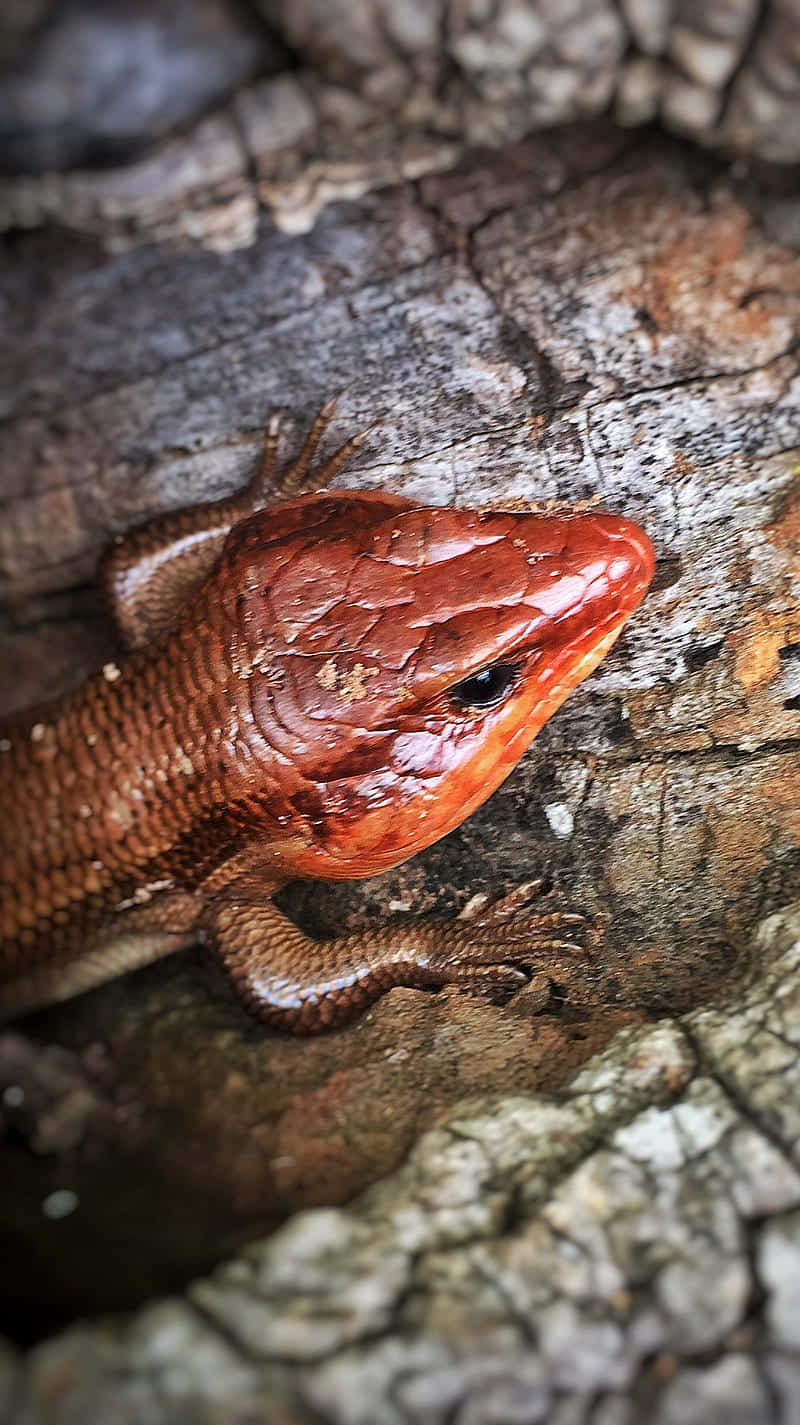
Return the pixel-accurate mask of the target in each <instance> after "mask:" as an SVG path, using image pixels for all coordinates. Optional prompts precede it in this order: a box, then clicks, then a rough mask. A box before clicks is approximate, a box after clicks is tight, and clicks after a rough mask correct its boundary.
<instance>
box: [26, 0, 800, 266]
mask: <svg viewBox="0 0 800 1425" xmlns="http://www.w3.org/2000/svg"><path fill="white" fill-rule="evenodd" d="M206 9H210V11H211V12H212V14H214V15H216V4H215V3H214V0H206ZM225 9H226V7H225V5H224V4H220V5H219V10H220V11H221V15H222V18H217V19H216V21H215V23H216V24H218V25H220V24H221V25H222V26H223V30H224V13H225ZM231 9H232V10H233V7H231ZM193 10H194V11H196V10H197V7H187V15H188V17H189V19H188V20H187V21H186V24H187V28H188V34H187V42H190V43H198V44H199V49H198V52H197V56H196V58H195V69H197V68H198V67H199V66H201V65H203V64H205V65H209V64H210V65H211V68H212V70H213V68H214V57H215V55H214V51H215V47H214V46H213V44H212V45H209V42H208V36H207V35H206V33H205V30H204V25H203V20H202V17H201V18H200V19H198V16H197V15H196V14H194V15H193ZM247 10H249V11H250V16H249V28H253V25H254V21H255V19H256V17H257V16H260V17H261V20H262V22H263V21H266V22H267V25H268V27H269V29H268V35H269V39H267V37H266V36H262V44H261V48H259V47H258V45H255V49H254V51H253V53H252V54H251V53H250V51H249V50H248V51H247V54H246V56H245V55H244V54H243V55H242V57H241V63H240V66H239V69H240V71H241V68H242V64H243V65H244V70H245V72H247V70H248V67H249V68H250V69H252V67H253V64H254V63H257V62H258V56H259V55H260V63H261V68H262V72H263V71H264V70H265V69H268V68H270V67H273V66H275V65H279V64H280V54H281V41H283V42H284V43H285V45H286V47H287V49H288V51H289V53H290V54H291V55H292V56H293V67H291V68H286V69H284V70H283V72H280V73H277V74H273V75H271V76H270V77H267V78H264V77H262V78H260V79H257V80H256V81H255V83H253V84H252V85H250V86H247V87H244V88H241V89H239V90H238V91H237V92H236V93H234V94H233V95H232V96H231V98H230V100H229V102H228V103H227V105H222V106H221V107H220V108H219V109H218V110H217V111H216V112H215V113H213V114H211V115H210V116H208V115H204V116H203V117H201V118H200V119H199V120H198V121H197V122H196V123H195V124H194V125H192V126H191V127H190V128H189V129H188V130H187V131H186V132H185V133H181V132H179V133H178V134H177V135H174V136H172V137H169V138H167V139H164V140H162V141H161V143H160V144H158V145H156V146H154V147H153V148H152V149H151V151H150V152H148V153H146V154H145V155H144V156H143V157H141V158H139V159H138V160H137V161H135V162H129V163H128V164H126V165H121V166H118V167H115V168H108V169H105V170H98V169H95V170H92V169H89V168H87V169H85V170H83V171H79V170H75V171H72V172H65V173H57V172H53V171H48V172H44V173H36V174H35V175H32V176H29V175H25V174H23V175H20V176H16V177H12V178H9V179H7V180H5V181H0V226H3V227H6V228H14V227H19V226H21V227H28V226H37V225H39V224H41V223H46V222H48V221H50V220H51V219H53V218H55V219H56V220H57V221H58V222H59V223H61V224H64V225H66V226H68V227H71V228H74V229H75V230H77V231H79V232H85V233H90V234H97V235H99V236H100V237H101V238H102V240H103V241H104V242H105V243H106V244H107V245H108V246H109V248H110V249H111V250H119V249H120V248H124V247H128V246H131V245H133V246H136V245H138V244H141V243H149V242H151V241H153V240H155V241H163V240H173V241H178V242H187V241H188V242H194V241H200V242H202V243H204V244H205V245H206V246H207V247H209V248H210V249H212V250H215V251H219V252H227V251H231V250H235V249H236V248H239V247H247V246H249V245H250V244H252V243H253V242H255V240H256V237H257V229H258V216H259V211H260V209H266V210H267V211H268V212H269V214H270V216H271V218H272V220H273V221H274V222H275V223H276V225H277V226H278V227H280V228H282V229H283V230H284V231H286V232H288V233H300V232H307V231H308V230H309V229H310V228H311V226H312V225H313V223H314V221H315V219H316V218H317V217H318V215H319V214H320V212H322V211H323V209H324V208H325V206H326V205H327V204H328V203H330V202H331V201H335V200H337V199H348V198H358V197H360V196H362V195H363V194H365V193H369V192H371V191H373V190H374V189H376V188H380V187H383V186H386V185H387V184H391V183H396V182H399V181H401V180H403V179H412V180H413V179H415V178H418V177H420V176H421V175H424V174H428V173H432V172H436V173H438V172H441V171H443V170H446V169H449V168H452V167H453V166H454V165H455V164H456V163H457V162H458V161H459V160H460V159H461V157H462V156H463V155H464V154H465V153H467V152H469V151H470V150H471V149H474V148H475V147H476V146H479V145H485V146H488V147H495V148H501V147H504V146H508V145H509V144H513V143H516V142H518V141H519V140H521V139H523V138H524V137H525V136H526V135H528V134H530V133H532V132H535V131H537V130H539V129H542V128H550V127H552V126H553V125H556V124H563V123H567V122H571V121H575V120H585V119H588V118H592V117H594V116H597V115H600V114H603V113H607V112H611V113H613V114H614V115H615V117H616V119H617V120H618V122H620V123H622V124H625V125H628V126H631V127H635V126H637V125H640V124H643V123H650V122H652V121H654V120H660V121H661V122H662V123H664V124H665V125H666V126H667V127H668V128H672V129H673V130H675V131H677V132H678V133H680V134H688V135H690V136H691V137H692V138H694V139H696V140H697V141H698V142H700V143H703V144H704V145H707V146H709V147H713V148H717V149H720V150H722V151H723V152H726V153H730V154H736V155H739V156H740V157H742V158H744V159H753V160H755V161H756V163H758V162H760V161H762V160H763V161H768V162H777V163H782V164H797V162H798V161H799V160H800V107H799V106H798V103H797V90H798V72H799V66H800V61H799V60H798V55H800V16H799V15H798V12H797V7H796V5H795V4H794V3H793V0H766V3H764V4H761V5H758V6H755V5H754V4H753V3H752V0H742V3H731V0H721V3H720V0H699V2H698V3H692V4H691V5H688V6H687V5H682V6H677V7H673V6H666V5H662V4H660V3H655V4H647V3H644V4H640V3H637V0H616V3H614V0H574V3H571V4H569V5H563V4H562V5H558V4H553V3H550V0H540V3H538V4H533V3H527V2H526V0H503V3H502V4H500V5H497V6H489V7H484V6H481V5H478V4H473V3H468V4H458V5H453V4H448V3H447V2H446V0H432V3H429V4H424V5H420V4H415V3H411V0H404V3H402V4H397V3H394V0H392V3H391V4H387V3H386V0H361V3H356V4H339V5H335V6H331V5H329V4H327V3H321V0H292V3H291V4H287V3H286V0H253V3H252V4H250V5H243V6H242V7H241V10H240V9H239V8H237V9H235V10H233V13H232V14H231V15H230V16H229V17H228V24H229V25H230V29H231V36H230V37H229V39H228V44H229V46H230V45H234V44H235V41H234V39H233V35H236V36H238V35H239V26H240V25H242V23H243V21H244V19H245V13H244V12H245V11H247ZM182 13H183V12H180V14H182ZM156 14H157V15H158V14H159V11H158V7H156ZM167 15H169V11H167ZM173 18H175V17H173ZM161 22H162V23H163V20H162V21H161ZM194 26H197V27H198V28H199V36H195V35H194ZM179 28H180V25H179ZM245 29H246V30H248V33H249V29H248V27H247V26H245ZM11 30H12V33H13V32H14V27H13V25H12V26H11ZM101 33H102V35H105V31H104V30H103V31H102V32H101ZM91 39H92V36H91V32H90V33H89V35H88V36H85V37H84V38H83V40H81V36H80V35H78V36H77V47H78V49H79V50H80V48H81V43H83V44H84V47H86V46H88V48H90V49H91ZM66 42H67V41H65V43H66ZM239 42H240V43H241V39H240V40H239ZM253 43H254V44H255V41H253ZM75 45H76V39H73V41H72V48H73V49H74V48H75ZM275 46H277V53H276V54H273V53H272V49H273V48H274V47H275ZM218 47H219V46H217V48H218ZM134 73H136V71H135V68H134ZM58 77H59V81H60V82H61V83H63V82H64V80H63V76H61V75H60V71H59V76H58ZM68 77H69V76H68ZM209 77H210V76H209ZM235 77H236V69H235V67H234V69H233V70H232V78H234V79H235ZM151 79H152V82H151V83H150V84H149V85H148V84H147V82H146V81H145V82H142V81H141V80H140V86H139V87H140V88H141V89H142V95H141V98H142V100H143V102H144V103H145V107H146V106H147V104H148V103H152V100H153V93H152V90H153V87H154V85H155V87H156V88H157V81H156V79H155V76H151ZM159 80H160V76H159ZM72 82H73V86H74V76H73V80H72ZM161 82H162V83H164V86H165V88H164V96H163V104H164V106H165V111H166V114H165V119H166V115H169V114H172V105H173V103H174V102H175V95H174V92H173V91H174V89H175V84H174V81H171V77H170V75H169V74H167V75H165V76H164V79H163V80H161ZM197 82H198V83H200V81H199V80H197ZM13 83H16V84H17V86H18V87H19V85H20V81H19V80H13V79H12V84H13ZM219 83H220V79H219V78H218V79H217V80H216V85H217V87H216V88H215V87H214V84H213V83H212V86H211V89H210V90H209V91H208V96H207V98H206V103H208V102H209V101H210V99H211V98H212V97H213V96H214V95H215V94H216V93H217V91H218V88H219ZM200 88H201V94H202V92H204V91H203V90H202V84H200ZM15 92H16V91H15ZM223 92H224V91H223ZM23 94H24V90H23ZM69 94H70V91H69V88H67V98H69ZM198 104H199V105H200V107H202V98H201V95H198V96H197V100H196V104H195V107H197V105H198ZM18 107H19V104H18V103H13V102H12V100H11V99H9V101H8V103H7V105H6V108H7V109H9V110H10V111H11V114H10V117H7V118H4V112H3V111H2V110H0V124H3V125H4V126H5V128H6V129H8V131H9V142H10V143H11V144H12V145H13V149H10V150H9V152H10V153H11V152H12V151H13V152H14V153H16V151H17V148H18V147H19V145H20V133H19V130H20V128H21V127H24V124H23V122H22V120H20V118H19V116H18V115H17V114H16V109H17V108H18ZM100 108H101V113H102V105H101V106H100ZM123 109H124V103H123ZM189 112H192V110H191V108H190V110H189ZM173 122H174V116H173ZM125 123H127V125H128V127H129V125H130V116H127V119H126V121H125ZM125 123H124V124H123V130H124V132H125V133H126V134H127V133H128V127H126V126H125ZM151 123H152V124H153V126H154V132H158V131H159V120H158V115H156V116H155V118H154V119H151ZM61 128H62V131H63V133H62V135H61V138H60V139H59V137H58V134H56V138H55V142H56V152H59V151H60V150H59V143H61V142H62V141H63V142H64V143H65V144H66V150H65V152H66V153H67V154H68V153H70V152H71V151H72V147H71V146H72V144H73V140H74V133H73V128H74V114H72V112H71V111H70V109H69V108H67V111H66V117H65V119H64V120H63V121H62V125H61ZM100 134H101V138H102V140H103V142H107V141H108V135H106V134H105V128H104V125H103V123H101V128H100ZM49 135H50V130H49V129H46V130H45V139H44V141H45V145H46V148H45V158H46V154H47V153H48V152H49V151H50V150H49V149H48V148H47V144H48V143H49V142H50V138H51V137H52V135H50V137H48V136H49ZM128 137H130V135H128ZM37 144H38V140H37V139H36V138H34V139H33V140H32V142H31V145H26V143H25V142H24V141H23V142H22V150H23V151H24V152H27V151H28V149H29V148H30V151H31V152H32V153H33V154H34V156H35V155H36V153H38V147H37ZM101 151H102V144H101ZM112 152H113V148H112ZM45 158H41V157H40V158H39V159H38V160H37V161H38V162H39V164H40V166H41V164H42V163H44V164H45V166H48V165H47V164H46V162H45ZM62 161H64V162H66V159H64V160H62ZM51 162H54V163H55V166H58V161H57V160H52V161H51Z"/></svg>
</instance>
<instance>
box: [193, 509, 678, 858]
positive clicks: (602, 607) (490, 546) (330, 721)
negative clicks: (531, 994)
mask: <svg viewBox="0 0 800 1425" xmlns="http://www.w3.org/2000/svg"><path fill="white" fill-rule="evenodd" d="M652 574H653V549H652V546H651V544H650V541H649V539H648V537H647V535H646V534H645V533H644V532H643V531H642V530H641V529H640V528H639V527H638V526H637V525H635V524H634V523H633V522H632V521H631V520H628V519H624V518H621V517H618V516H615V515H611V514H605V513H600V512H567V511H563V510H559V511H555V512H552V513H547V512H544V513H531V512H524V513H519V512H516V511H514V512H511V511H502V510H495V509H492V510H484V511H474V510H473V511H470V510H458V509H441V508H421V507H419V506H418V505H415V504H413V503H412V502H410V501H408V500H404V499H402V498H400V497H397V496H392V495H383V494H377V493H373V494H370V493H364V494H361V493H356V492H352V491H347V490H338V491H326V492H324V493H322V494H318V495H310V496H306V497H304V498H302V499H298V500H293V501H290V502H288V503H286V504H284V505H282V506H279V507H277V508H273V509H272V510H269V511H266V512H264V513H260V514H256V515H254V516H253V517H252V518H250V519H249V520H246V521H245V522H243V523H242V524H240V525H239V526H238V527H237V528H236V529H235V530H233V531H232V533H231V535H230V536H229V539H228V543H227V546H226V549H225V552H224V554H223V557H222V560H221V562H220V564H219V566H218V568H217V570H216V571H215V573H214V575H212V582H213V584H214V586H215V608H216V611H217V613H216V620H215V621H216V622H217V626H218V630H219V634H220V641H221V644H222V647H223V649H224V655H223V656H224V661H225V663H226V664H227V665H229V666H230V667H231V670H232V672H233V674H234V678H233V679H232V681H233V683H234V684H235V686H236V688H237V690H238V691H237V694H236V699H235V703H236V706H235V717H236V727H235V728H234V729H233V730H232V732H231V738H232V740H233V741H235V742H237V743H238V745H239V746H240V747H245V748H246V761H247V764H248V769H249V770H248V775H249V777H250V786H251V787H252V785H253V784H254V780H257V779H258V776H259V775H260V776H262V778H263V784H264V798H263V801H262V805H263V806H264V808H265V810H267V809H268V814H269V815H270V816H271V817H272V818H274V820H275V821H276V822H278V823H283V824H285V825H286V826H287V828H288V827H290V828H291V832H290V833H287V837H286V839H285V840H284V841H282V840H281V838H280V836H277V837H276V839H275V843H274V856H275V862H276V869H277V870H279V871H280V873H281V874H282V875H284V876H309V875H311V876H324V877H330V878H340V879H341V878H349V877H354V876H364V875H369V874H371V873H374V872H377V871H380V870H383V869H385V868H387V867H389V866H392V865H394V864H396V863H397V862H399V861H402V860H404V859H405V858H406V857H408V856H410V855H412V854H413V853H414V852H416V851H418V850H420V849H422V848H423V847H425V846H429V845H430V844H431V843H432V842H433V841H435V840H437V839H438V838H439V837H441V836H443V835H445V833H446V832H448V831H450V830H452V828H453V827H455V826H457V825H458V824H459V823H460V822H461V821H463V820H464V819H465V817H467V816H469V815H470V813H471V812H472V811H473V810H474V809H475V808H476V807H477V806H479V805H480V804H481V803H482V802H483V801H484V800H485V799H486V798H487V797H489V796H490V795H491V793H492V792H493V791H494V790H495V788H496V787H497V786H498V785H499V784H500V782H501V781H502V780H503V779H504V778H505V777H506V776H507V775H508V773H509V772H510V771H511V769H512V768H513V766H514V765H515V764H516V762H517V761H518V760H519V758H520V757H521V756H522V754H523V752H524V751H525V749H526V748H527V747H528V746H529V744H530V743H531V742H532V741H533V739H534V737H535V736H536V734H537V732H538V731H539V729H540V728H541V727H542V725H543V724H544V723H545V722H546V721H547V719H548V718H549V717H550V716H551V714H552V713H553V712H555V710H556V709H557V708H558V707H559V706H560V704H561V703H562V702H563V701H564V699H565V698H566V697H567V695H568V694H569V693H570V691H571V690H572V689H573V688H574V687H575V686H576V685H577V684H578V683H579V682H581V681H582V679H584V678H585V677H586V676H587V674H588V673H590V672H591V671H592V669H593V668H594V667H595V666H596V664H597V663H598V662H599V661H600V659H601V658H602V657H603V656H604V655H605V654H606V652H607V651H608V649H609V648H610V647H611V645H612V644H613V642H614V640H615V639H616V638H617V636H618V634H619V633H620V631H621V629H622V627H623V625H624V623H625V621H626V620H627V618H628V617H629V615H630V614H631V613H632V612H633V611H634V609H635V608H636V607H637V605H638V604H639V602H640V601H641V599H642V597H643V595H644V593H645V591H646V589H647V587H648V585H649V583H650V579H651V577H652ZM203 617H205V618H207V617H208V614H207V613H204V614H203ZM220 619H221V623H220Z"/></svg>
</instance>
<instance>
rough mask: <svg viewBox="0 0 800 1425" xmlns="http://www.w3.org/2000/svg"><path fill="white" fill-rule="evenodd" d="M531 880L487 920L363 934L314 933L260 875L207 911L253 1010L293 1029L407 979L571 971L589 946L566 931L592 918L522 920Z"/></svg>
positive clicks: (490, 978) (310, 1027)
mask: <svg viewBox="0 0 800 1425" xmlns="http://www.w3.org/2000/svg"><path fill="white" fill-rule="evenodd" d="M530 894H531V892H530V888H529V887H521V888H520V889H519V890H517V891H516V892H512V894H511V896H508V897H505V898H504V899H503V900H501V901H499V902H497V903H496V904H495V905H494V906H490V907H488V908H486V909H483V910H482V911H481V914H480V918H477V917H476V918H474V919H463V920H455V921H451V922H449V923H446V924H443V925H442V924H439V925H431V924H425V925H420V924H416V925H409V926H403V925H401V926H395V925H390V926H384V927H383V928H381V929H379V930H374V931H367V932H365V933H364V934H361V935H348V936H343V937H341V938H338V939H335V940H327V941H319V942H318V941H314V940H310V939H309V938H308V937H307V936H305V935H303V933H302V931H300V930H298V929H297V927H296V926H294V925H293V924H292V923H291V921H289V920H287V919H286V917H285V916H284V915H282V914H281V913H280V911H279V910H277V909H276V907H275V906H274V905H273V904H272V902H271V901H269V900H267V899H264V898H263V896H262V897H260V898H259V895H258V891H257V888H256V887H255V886H254V885H253V882H252V880H250V881H248V880H244V881H243V882H242V883H240V884H238V885H237V884H236V883H234V884H232V885H231V886H229V887H228V888H227V889H226V891H225V892H223V893H222V895H220V896H219V898H218V899H217V900H216V901H215V902H214V903H212V906H211V907H210V909H209V911H208V912H207V914H206V916H205V917H204V919H203V925H204V927H205V928H206V930H207V931H208V935H209V939H210V942H211V944H212V945H213V946H214V948H215V949H216V950H217V952H218V954H219V956H220V958H221V960H222V962H223V964H224V966H225V968H226V970H227V971H228V973H229V975H230V976H231V979H232V980H233V982H234V985H235V987H236V990H237V993H238V995H239V997H240V998H241V999H242V1001H243V1003H244V1004H245V1005H246V1006H247V1008H248V1009H249V1010H250V1011H251V1012H252V1013H253V1014H255V1015H256V1016H257V1017H258V1018H259V1019H261V1020H263V1021H264V1022H265V1023H267V1024H270V1025H273V1026H274V1027H275V1028H278V1029H284V1030H289V1031H290V1032H291V1033H293V1034H315V1033H318V1032H319V1031H320V1030H323V1029H329V1028H332V1027H334V1026H337V1025H341V1024H345V1023H346V1022H347V1021H348V1020H349V1019H352V1018H354V1017H355V1016H356V1015H357V1014H360V1013H361V1011H362V1010H364V1009H366V1008H367V1006H368V1005H370V1004H372V1003H373V1002H374V1001H375V1000H377V999H379V998H380V996H381V995H383V994H385V993H386V991H387V990H390V989H393V988H394V987H395V986H398V985H405V986H408V987H409V988H421V987H424V986H433V985H447V984H462V985H465V986H467V987H470V988H479V989H484V990H485V989H487V988H491V987H500V988H505V989H512V990H516V989H519V988H521V986H522V985H523V984H525V983H526V982H527V976H525V975H524V974H522V973H521V971H520V970H519V969H517V968H515V967H516V966H517V965H518V964H521V963H522V964H531V963H534V962H535V963H537V964H538V963H539V962H541V961H542V960H543V961H544V963H545V965H546V966H548V967H551V966H552V967H553V968H554V969H555V968H556V967H560V968H562V969H563V967H564V965H565V962H566V961H568V960H570V959H574V957H575V955H576V954H577V955H583V954H585V951H583V950H582V949H581V947H580V946H578V945H574V944H572V943H571V942H570V941H567V940H561V939H559V938H557V937H558V933H559V932H561V931H564V930H568V928H569V927H571V926H575V925H579V924H580V925H582V924H584V920H583V917H582V916H580V915H569V914H566V913H560V912H554V913H551V914H549V915H540V916H530V915H526V916H525V917H524V918H523V919H517V920H515V919H514V918H513V917H514V915H515V914H516V913H517V912H518V911H519V909H520V907H522V906H524V905H526V904H527V902H528V901H529V900H530Z"/></svg>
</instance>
